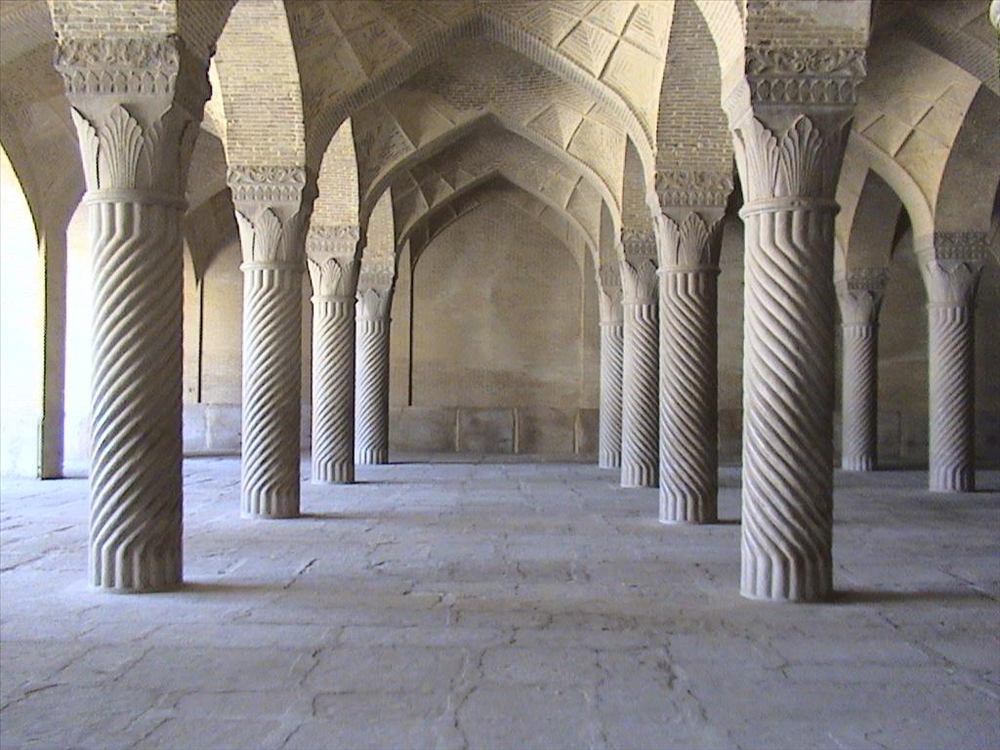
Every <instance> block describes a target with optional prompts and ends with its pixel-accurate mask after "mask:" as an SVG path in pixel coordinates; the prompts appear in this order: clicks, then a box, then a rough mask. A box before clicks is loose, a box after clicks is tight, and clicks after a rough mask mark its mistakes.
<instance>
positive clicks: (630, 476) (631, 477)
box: [621, 464, 658, 487]
mask: <svg viewBox="0 0 1000 750" xmlns="http://www.w3.org/2000/svg"><path fill="white" fill-rule="evenodd" d="M621 468H622V478H621V485H622V487H656V486H657V483H658V479H657V472H656V469H651V468H649V467H643V466H626V465H624V464H623V465H622V467H621Z"/></svg>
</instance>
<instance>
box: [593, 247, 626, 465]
mask: <svg viewBox="0 0 1000 750" xmlns="http://www.w3.org/2000/svg"><path fill="white" fill-rule="evenodd" d="M597 282H598V295H599V304H600V315H601V384H600V385H601V401H600V412H599V414H598V418H599V424H598V454H597V465H598V466H600V467H601V468H602V469H618V468H620V467H621V461H622V345H623V343H624V338H623V332H622V326H623V323H624V316H623V310H622V284H621V273H620V271H619V269H618V267H617V266H616V265H615V264H613V263H605V264H602V266H601V268H600V269H599V270H598V275H597Z"/></svg>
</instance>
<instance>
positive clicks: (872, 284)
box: [835, 268, 886, 471]
mask: <svg viewBox="0 0 1000 750" xmlns="http://www.w3.org/2000/svg"><path fill="white" fill-rule="evenodd" d="M835 284H836V288H837V302H838V303H839V306H840V318H841V330H842V336H843V349H844V356H843V370H842V372H843V387H842V390H841V402H842V409H841V411H842V427H841V466H842V468H844V469H845V470H847V471H873V470H874V469H875V467H876V463H877V448H878V316H879V310H880V309H881V306H882V295H883V294H884V292H885V284H886V272H885V271H884V270H883V269H878V268H863V269H855V270H851V271H848V272H846V273H844V274H843V275H839V276H838V277H837V278H836V280H835Z"/></svg>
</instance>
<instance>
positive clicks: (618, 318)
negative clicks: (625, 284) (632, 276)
mask: <svg viewBox="0 0 1000 750" xmlns="http://www.w3.org/2000/svg"><path fill="white" fill-rule="evenodd" d="M597 291H598V293H599V295H598V303H599V305H600V311H601V325H602V326H620V325H621V324H622V320H623V313H622V280H621V271H620V270H619V268H618V266H617V265H616V264H614V263H602V264H601V267H600V268H599V269H598V270H597Z"/></svg>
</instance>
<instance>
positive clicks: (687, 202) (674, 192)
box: [654, 169, 733, 208]
mask: <svg viewBox="0 0 1000 750" xmlns="http://www.w3.org/2000/svg"><path fill="white" fill-rule="evenodd" d="M654 186H655V189H656V196H657V198H658V199H659V202H660V206H661V208H662V207H664V206H725V205H726V202H727V201H728V200H729V194H730V193H732V192H733V176H732V174H726V173H720V172H700V171H695V170H682V169H674V170H661V171H658V172H657V173H656V179H655V182H654Z"/></svg>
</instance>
